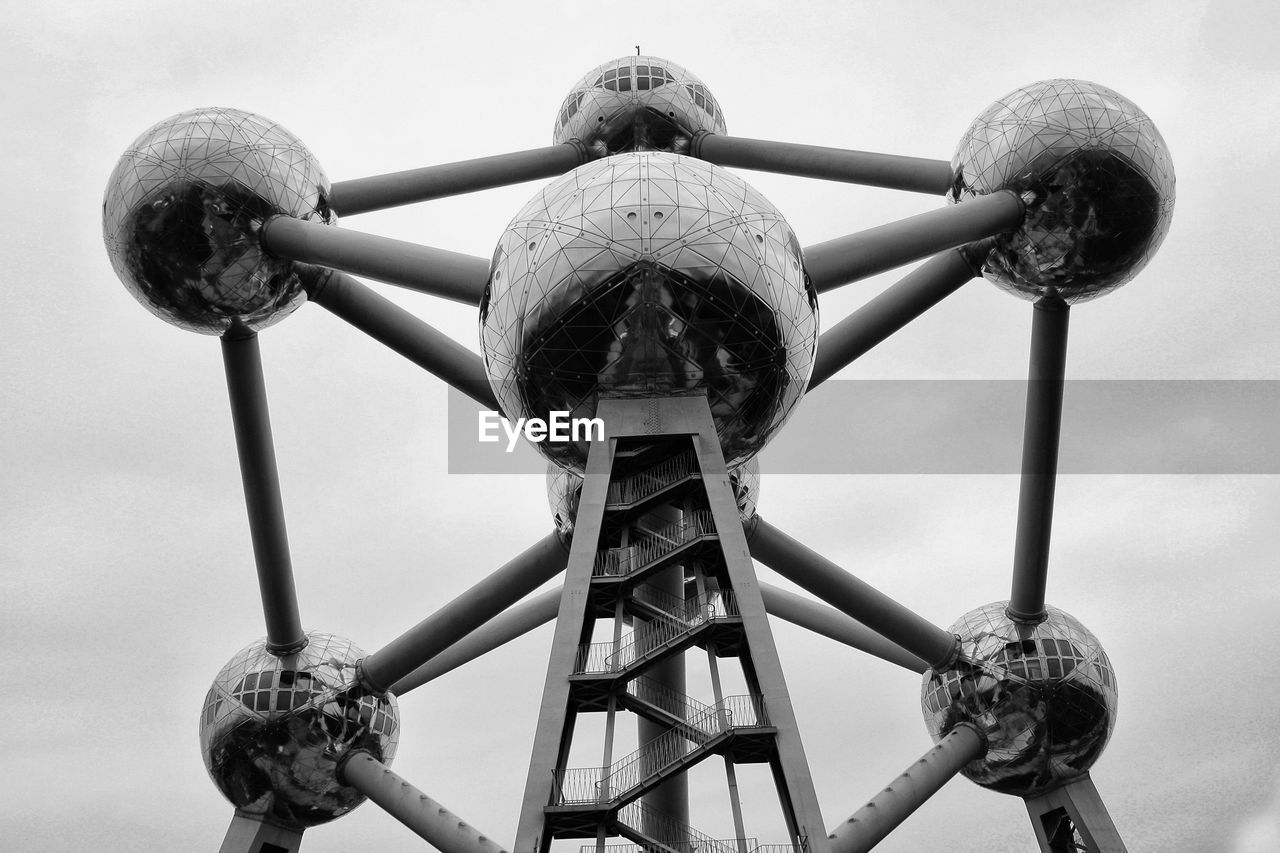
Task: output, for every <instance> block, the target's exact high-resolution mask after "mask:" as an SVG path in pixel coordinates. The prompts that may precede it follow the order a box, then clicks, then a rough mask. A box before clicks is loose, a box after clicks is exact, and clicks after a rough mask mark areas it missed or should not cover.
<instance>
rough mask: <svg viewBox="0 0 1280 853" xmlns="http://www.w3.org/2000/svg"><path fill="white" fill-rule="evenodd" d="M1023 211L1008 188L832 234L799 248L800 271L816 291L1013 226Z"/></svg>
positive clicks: (1019, 220)
mask: <svg viewBox="0 0 1280 853" xmlns="http://www.w3.org/2000/svg"><path fill="white" fill-rule="evenodd" d="M1023 215H1024V206H1023V203H1022V199H1021V198H1019V197H1018V196H1017V195H1016V194H1014V193H1012V192H1010V191H1008V190H1000V191H998V192H994V193H991V194H990V195H984V196H978V197H977V198H972V199H968V200H967V201H964V202H961V203H960V204H952V205H948V206H946V207H941V208H938V209H937V210H931V211H929V212H928V213H921V214H919V215H917V216H911V217H908V218H906V219H900V220H898V221H897V222H889V223H886V224H884V225H880V226H877V227H875V228H869V229H867V230H866V231H859V232H858V233H856V234H849V235H846V236H844V237H837V238H836V239H834V240H828V241H827V242H825V243H818V244H817V245H815V246H810V247H809V248H807V249H805V250H804V266H805V271H806V272H808V273H809V279H810V281H812V282H813V286H814V288H816V289H817V291H818V292H819V293H823V292H825V291H828V290H831V289H833V288H836V287H839V286H841V285H844V284H848V283H849V282H852V281H858V280H859V279H863V278H868V277H869V276H873V275H876V274H877V273H882V272H884V271H885V270H891V269H893V268H894V267H900V266H902V265H903V264H908V263H911V262H912V261H916V260H919V259H920V258H926V257H928V256H929V255H936V254H937V253H939V252H944V251H946V250H947V249H954V248H956V247H957V246H963V245H964V244H965V243H972V242H974V241H976V240H981V239H982V238H984V237H992V236H994V235H996V234H1001V233H1003V232H1005V231H1012V230H1013V229H1015V228H1017V227H1018V226H1019V225H1020V224H1021V223H1022V219H1023Z"/></svg>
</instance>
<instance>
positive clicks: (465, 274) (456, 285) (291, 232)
mask: <svg viewBox="0 0 1280 853" xmlns="http://www.w3.org/2000/svg"><path fill="white" fill-rule="evenodd" d="M259 237H260V239H261V240H262V247H263V248H264V249H266V250H267V251H268V252H271V253H272V254H275V255H279V256H281V257H284V258H291V259H293V260H295V261H299V262H301V263H308V264H317V265H319V266H322V267H329V268H331V269H337V270H342V271H343V272H348V273H353V274H355V275H364V276H368V277H369V278H373V279H377V280H378V281H385V282H387V283H388V284H396V285H399V286H401V287H407V288H409V289H410V290H416V291H419V292H421V293H429V294H431V295H432V296H440V297H442V298H444V299H452V300H453V301H455V302H464V303H466V304H467V305H479V304H480V300H481V298H482V297H483V296H484V287H485V283H486V282H487V281H488V280H489V262H488V261H487V260H486V259H484V258H477V257H474V256H472V255H462V254H459V253H458V252H450V251H447V250H445V249H436V248H432V247H431V246H420V245H418V244H417V243H409V242H406V241H404V240H393V239H391V238H390V237H378V236H376V235H374V234H363V233H361V232H359V231H352V230H350V229H348V228H335V227H333V226H330V225H323V224H321V223H319V222H310V221H308V220H305V219H294V218H292V217H289V216H275V217H272V218H271V219H269V220H267V223H266V224H265V225H263V226H262V231H261V233H260V235H259Z"/></svg>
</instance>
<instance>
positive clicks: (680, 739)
mask: <svg viewBox="0 0 1280 853" xmlns="http://www.w3.org/2000/svg"><path fill="white" fill-rule="evenodd" d="M768 724H769V721H768V716H767V715H766V714H765V709H764V699H763V697H761V696H759V695H746V696H726V697H725V698H724V699H723V700H722V701H720V702H717V703H716V704H715V705H711V706H708V708H707V710H706V711H705V712H704V713H702V714H699V715H697V716H696V717H695V718H692V719H690V720H688V721H686V724H685V725H684V726H679V727H676V728H672V729H668V730H667V731H665V732H663V733H662V734H660V735H658V736H657V737H656V738H654V739H653V740H651V741H649V742H648V743H646V744H645V745H643V746H641V747H640V748H639V749H637V750H636V751H635V752H633V753H631V754H630V755H626V756H623V757H622V758H620V759H618V760H617V761H615V762H614V763H613V764H611V765H609V766H608V767H578V768H569V769H566V770H564V771H563V772H562V773H560V774H558V775H557V780H556V781H557V783H558V790H559V794H560V800H559V804H562V805H563V804H570V803H610V802H613V801H615V800H619V799H623V798H625V797H626V796H627V794H628V792H630V791H632V790H634V789H635V788H637V787H639V786H640V785H642V784H643V783H644V782H645V781H647V780H648V779H651V778H653V777H654V776H658V775H660V774H661V773H663V772H665V771H666V770H668V769H670V768H672V767H674V766H675V765H676V764H678V763H680V762H681V761H683V760H684V759H685V758H686V757H688V756H690V755H692V754H694V753H695V752H698V751H699V750H701V749H704V748H705V744H706V741H705V740H701V739H694V738H691V737H689V735H688V733H687V730H688V729H693V730H695V731H699V732H706V733H709V735H710V737H714V736H716V735H719V734H723V733H727V732H729V731H730V730H732V729H738V728H750V727H754V726H767V725H768Z"/></svg>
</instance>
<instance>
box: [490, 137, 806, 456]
mask: <svg viewBox="0 0 1280 853" xmlns="http://www.w3.org/2000/svg"><path fill="white" fill-rule="evenodd" d="M480 326H481V335H480V337H481V347H482V349H483V351H484V359H485V366H486V370H487V372H488V376H489V382H490V384H491V385H492V387H493V389H494V393H495V394H496V395H497V398H498V402H499V403H500V404H501V407H502V411H503V412H504V413H505V414H506V416H507V417H508V418H511V419H514V418H517V417H538V418H544V419H546V418H548V417H549V413H550V412H561V411H563V412H568V413H570V416H571V417H573V418H590V417H594V415H595V413H596V405H597V402H598V401H599V399H600V398H601V397H604V396H611V397H651V396H664V395H673V394H705V395H706V396H707V398H708V401H709V403H710V406H711V412H712V415H713V417H714V419H715V423H716V430H717V433H718V435H719V437H720V441H721V446H722V447H723V450H724V455H725V461H726V463H727V464H728V465H729V466H730V467H734V466H737V465H739V464H741V463H742V462H744V461H746V460H747V459H748V458H750V457H751V456H752V455H754V454H755V453H756V452H757V451H758V450H760V448H762V447H763V446H764V445H765V443H766V442H767V441H768V440H769V439H770V438H771V437H772V435H773V434H774V432H776V431H777V429H778V428H779V427H781V426H782V424H783V422H784V421H786V419H787V417H788V416H789V415H790V414H791V411H792V409H793V408H794V406H795V404H796V403H797V402H798V401H799V399H800V397H801V395H802V394H803V393H804V388H805V385H806V384H807V382H808V380H809V373H810V370H811V369H812V366H813V353H814V345H815V342H816V340H817V331H818V303H817V294H816V293H815V292H814V290H813V288H812V287H811V286H810V284H809V281H808V276H807V275H806V274H805V272H804V268H803V266H802V258H801V255H800V244H799V242H798V241H797V240H796V237H795V234H794V233H792V231H791V227H790V226H789V225H787V223H786V220H784V219H783V218H782V215H781V214H779V213H778V211H777V210H776V209H775V208H774V207H773V205H772V204H770V203H769V202H768V201H767V200H766V199H765V198H764V197H763V196H762V195H760V194H759V193H758V192H756V191H755V190H754V189H752V188H751V187H750V186H748V185H747V184H746V183H745V182H743V181H742V179H740V178H738V177H736V176H735V175H732V174H730V173H729V172H727V171H725V170H724V169H721V168H719V167H716V166H713V165H711V164H709V163H704V162H702V161H700V160H694V159H692V158H689V157H682V156H678V155H674V154H665V153H658V152H641V153H635V154H622V155H618V156H616V157H610V158H608V159H605V160H599V161H596V162H594V163H588V164H587V165H585V166H581V167H579V168H578V169H576V170H574V171H573V172H570V173H569V174H568V175H565V176H564V177H562V178H560V179H558V180H556V181H555V182H553V183H552V184H551V185H550V186H548V187H547V188H546V189H545V190H543V191H542V192H541V193H539V194H538V195H537V196H536V197H535V198H534V199H533V200H532V201H531V202H529V204H527V205H525V207H524V209H523V210H521V211H520V212H519V213H518V214H516V217H515V219H513V220H512V222H511V224H510V225H508V226H507V230H506V232H505V233H504V234H503V235H502V238H501V240H500V241H499V243H498V248H497V251H496V252H495V253H494V256H493V265H492V267H491V272H490V277H489V283H488V286H487V287H486V290H485V296H484V300H483V301H482V303H481V306H480ZM535 446H536V447H537V448H538V450H539V451H540V452H542V453H543V454H544V455H546V456H547V457H548V458H550V459H551V460H552V461H554V462H556V463H557V464H559V465H561V466H562V467H568V468H572V469H573V470H574V471H576V472H578V473H581V472H582V470H583V467H584V465H585V462H586V451H587V447H588V445H587V442H585V441H580V442H551V441H545V442H539V443H537V444H536V445H535Z"/></svg>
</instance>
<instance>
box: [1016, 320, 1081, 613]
mask: <svg viewBox="0 0 1280 853" xmlns="http://www.w3.org/2000/svg"><path fill="white" fill-rule="evenodd" d="M1069 320H1070V311H1069V309H1068V306H1067V304H1066V303H1065V302H1062V301H1059V300H1044V299H1042V300H1041V301H1039V302H1037V303H1036V305H1035V310H1034V311H1033V313H1032V321H1031V364H1030V368H1029V370H1028V376H1027V416H1026V421H1025V422H1024V424H1023V433H1022V480H1021V483H1020V485H1019V489H1018V533H1017V537H1016V539H1015V542H1014V549H1013V591H1012V593H1011V594H1010V597H1009V606H1008V608H1007V609H1006V612H1007V613H1008V614H1009V618H1010V619H1014V620H1016V621H1019V622H1039V621H1040V620H1042V619H1044V616H1045V609H1044V592H1045V583H1046V581H1047V579H1048V574H1049V535H1050V531H1051V528H1052V526H1053V493H1054V488H1055V485H1056V482H1057V479H1058V440H1059V437H1060V435H1061V432H1062V393H1063V381H1064V378H1065V376H1066V370H1067V326H1068V324H1069Z"/></svg>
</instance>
